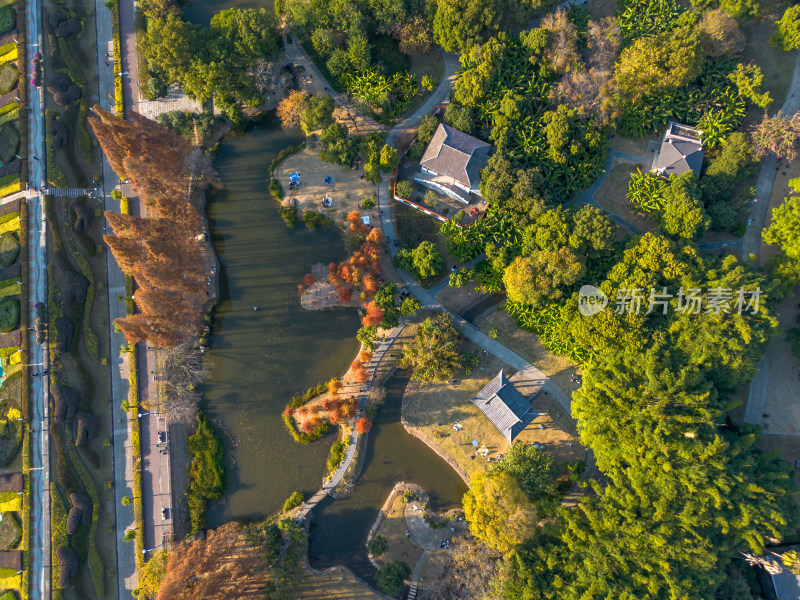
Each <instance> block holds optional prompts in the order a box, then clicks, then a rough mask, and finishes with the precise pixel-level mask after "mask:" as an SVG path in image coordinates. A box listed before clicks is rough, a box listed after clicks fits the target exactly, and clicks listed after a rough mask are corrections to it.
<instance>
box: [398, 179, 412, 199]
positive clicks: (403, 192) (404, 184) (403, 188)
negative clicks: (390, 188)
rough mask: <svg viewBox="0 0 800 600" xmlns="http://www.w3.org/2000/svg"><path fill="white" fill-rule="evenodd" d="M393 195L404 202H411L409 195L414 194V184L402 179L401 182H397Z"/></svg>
mask: <svg viewBox="0 0 800 600" xmlns="http://www.w3.org/2000/svg"><path fill="white" fill-rule="evenodd" d="M395 193H396V194H397V195H398V196H399V197H400V198H405V199H406V200H411V195H412V194H413V193H414V184H413V183H411V182H410V181H408V180H407V179H404V180H403V181H398V182H397V186H395Z"/></svg>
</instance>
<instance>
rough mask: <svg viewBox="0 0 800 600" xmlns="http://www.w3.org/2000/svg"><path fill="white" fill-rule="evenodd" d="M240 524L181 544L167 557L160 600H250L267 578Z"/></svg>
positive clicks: (259, 558)
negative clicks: (199, 599)
mask: <svg viewBox="0 0 800 600" xmlns="http://www.w3.org/2000/svg"><path fill="white" fill-rule="evenodd" d="M242 529H243V528H242V526H241V525H240V524H239V523H236V522H231V523H225V524H224V525H222V526H220V527H218V528H217V529H215V530H210V531H208V533H207V534H206V537H205V539H199V538H195V539H192V540H191V541H184V542H181V543H180V544H178V545H177V546H176V547H175V549H174V550H173V551H172V552H170V554H169V556H168V558H167V564H166V574H165V575H164V578H163V581H162V582H161V587H160V588H159V590H158V600H190V599H191V600H195V599H197V598H204V599H206V600H211V599H222V598H225V599H228V600H239V599H244V598H250V597H252V596H253V594H254V590H255V589H258V587H259V584H258V582H261V585H263V584H264V583H265V579H266V576H267V573H266V569H265V565H264V560H263V559H262V558H261V557H260V555H259V553H258V550H257V549H256V548H255V547H254V546H253V545H252V544H251V543H250V542H249V541H248V540H247V539H246V538H245V536H244V535H243V534H242Z"/></svg>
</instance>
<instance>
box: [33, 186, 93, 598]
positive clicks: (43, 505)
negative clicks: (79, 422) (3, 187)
mask: <svg viewBox="0 0 800 600" xmlns="http://www.w3.org/2000/svg"><path fill="white" fill-rule="evenodd" d="M42 202H43V199H42V197H41V196H38V195H37V196H33V197H31V198H30V200H29V202H28V220H29V223H30V227H29V246H28V250H29V253H30V261H29V265H28V266H29V274H28V282H29V299H30V317H29V318H30V324H31V326H32V327H35V323H36V303H37V302H43V303H45V304H46V303H47V263H46V260H47V241H46V240H47V237H46V236H47V222H46V221H45V219H44V210H43V206H42ZM26 333H27V334H28V335H29V348H30V352H29V356H28V360H29V363H30V365H31V366H30V372H31V373H40V374H41V373H42V371H43V370H44V369H47V368H49V356H48V352H47V344H46V342H45V344H38V343H37V342H36V332H35V331H32V332H26ZM47 380H48V378H47V377H46V376H41V375H40V376H38V377H32V378H31V415H30V430H31V472H30V477H31V543H30V548H31V564H30V592H31V598H34V599H41V600H49V598H50V559H51V552H50V433H49V432H50V415H49V411H50V408H49V403H48V390H47V388H46V385H45V384H46V382H47ZM98 510H99V509H98Z"/></svg>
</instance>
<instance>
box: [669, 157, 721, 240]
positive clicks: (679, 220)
mask: <svg viewBox="0 0 800 600" xmlns="http://www.w3.org/2000/svg"><path fill="white" fill-rule="evenodd" d="M663 198H664V208H663V211H662V212H661V214H660V215H659V218H658V221H659V223H658V225H659V227H660V228H661V230H662V231H663V232H664V233H666V234H667V235H671V236H674V237H678V238H685V239H695V238H699V237H702V236H703V234H705V232H706V231H707V230H708V227H709V226H710V225H711V219H709V217H708V215H707V214H706V211H705V208H704V207H703V203H702V202H701V201H700V189H699V188H698V186H697V179H696V178H695V175H694V173H691V172H690V173H684V174H683V175H681V176H679V177H675V176H672V177H670V180H669V182H668V184H667V186H666V187H665V188H664V191H663Z"/></svg>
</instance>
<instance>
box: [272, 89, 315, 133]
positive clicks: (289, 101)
mask: <svg viewBox="0 0 800 600" xmlns="http://www.w3.org/2000/svg"><path fill="white" fill-rule="evenodd" d="M307 102H308V92H306V91H305V90H302V91H298V90H291V91H290V92H289V95H288V96H287V97H286V98H284V99H283V100H281V101H280V102H279V103H278V108H277V111H276V112H277V113H278V118H279V119H280V120H281V127H282V128H283V129H285V130H287V131H288V130H290V129H297V128H299V127H300V115H302V114H303V109H304V108H305V106H306V103H307Z"/></svg>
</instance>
